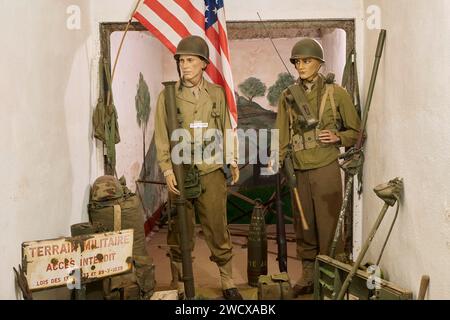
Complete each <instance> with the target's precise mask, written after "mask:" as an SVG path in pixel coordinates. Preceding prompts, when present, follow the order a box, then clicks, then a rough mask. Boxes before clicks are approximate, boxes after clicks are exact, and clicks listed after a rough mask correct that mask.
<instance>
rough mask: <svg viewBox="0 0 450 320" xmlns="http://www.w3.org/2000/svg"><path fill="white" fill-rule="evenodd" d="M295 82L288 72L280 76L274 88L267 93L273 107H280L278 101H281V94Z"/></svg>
mask: <svg viewBox="0 0 450 320" xmlns="http://www.w3.org/2000/svg"><path fill="white" fill-rule="evenodd" d="M294 81H295V79H294V77H293V76H292V75H291V74H289V73H287V72H283V73H280V74H278V79H277V81H275V83H274V84H273V86H271V87H270V88H269V90H268V92H267V100H269V103H270V105H271V106H272V107H276V106H277V105H278V100H279V99H280V95H281V93H282V92H283V91H284V89H286V88H287V87H289V86H290V85H291V84H293V83H294Z"/></svg>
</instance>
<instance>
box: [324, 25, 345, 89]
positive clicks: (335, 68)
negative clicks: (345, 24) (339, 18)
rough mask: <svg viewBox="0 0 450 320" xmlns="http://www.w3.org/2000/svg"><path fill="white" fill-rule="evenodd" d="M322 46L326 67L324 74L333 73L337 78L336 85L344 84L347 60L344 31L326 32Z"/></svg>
mask: <svg viewBox="0 0 450 320" xmlns="http://www.w3.org/2000/svg"><path fill="white" fill-rule="evenodd" d="M324 31H325V32H324V34H323V36H322V39H321V41H322V46H323V49H324V59H325V61H326V64H325V67H324V68H323V70H322V73H323V74H325V75H326V74H327V73H329V72H332V73H334V74H335V76H336V78H335V79H336V83H338V84H341V83H342V75H343V73H344V68H345V62H346V60H347V58H346V56H345V55H346V51H345V49H346V34H345V31H344V30H342V29H331V30H324Z"/></svg>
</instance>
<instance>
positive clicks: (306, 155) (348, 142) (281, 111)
mask: <svg viewBox="0 0 450 320" xmlns="http://www.w3.org/2000/svg"><path fill="white" fill-rule="evenodd" d="M317 81H322V83H323V85H322V93H321V94H320V100H319V103H317V98H318V94H317V90H318V87H319V86H318V85H317V83H315V85H314V86H313V87H312V89H311V91H310V92H307V93H306V96H307V99H308V102H309V104H310V107H311V113H312V114H313V115H314V116H315V117H316V118H317V119H319V108H320V102H321V100H322V96H323V94H325V90H326V86H325V79H324V77H323V75H320V76H319V78H318V80H317ZM286 92H287V90H285V91H283V93H282V94H281V96H280V100H279V102H278V114H277V119H276V123H275V127H276V128H277V129H279V130H280V131H279V139H280V145H279V148H280V163H283V161H284V158H285V157H286V153H287V151H288V145H289V142H290V130H289V113H288V109H287V108H288V106H287V104H286V98H285V97H286V94H287V93H286ZM333 97H334V101H335V104H336V122H335V121H334V116H333V109H332V107H331V102H330V99H329V98H328V99H327V101H326V104H325V109H324V112H323V115H322V121H321V123H320V124H319V126H320V127H319V128H318V129H320V130H330V131H333V132H335V133H336V135H337V136H338V137H339V138H340V139H341V141H340V144H334V145H333V144H332V145H326V144H320V145H319V146H318V147H316V148H313V149H308V150H300V151H296V152H295V153H294V157H293V158H294V159H293V162H294V168H295V169H297V170H309V169H316V168H321V167H324V166H326V165H328V164H330V163H331V162H333V161H335V160H336V159H337V158H338V156H339V153H340V152H339V147H341V146H344V147H351V146H353V145H354V144H355V143H356V141H357V139H358V134H359V129H360V126H361V120H360V118H359V116H358V113H357V112H356V109H355V106H354V105H353V102H352V99H351V97H350V95H349V94H348V92H347V91H346V90H345V89H344V88H342V87H341V86H339V85H337V84H334V94H333ZM292 112H293V115H294V117H296V116H297V113H296V110H295V108H293V110H292ZM336 125H337V126H336Z"/></svg>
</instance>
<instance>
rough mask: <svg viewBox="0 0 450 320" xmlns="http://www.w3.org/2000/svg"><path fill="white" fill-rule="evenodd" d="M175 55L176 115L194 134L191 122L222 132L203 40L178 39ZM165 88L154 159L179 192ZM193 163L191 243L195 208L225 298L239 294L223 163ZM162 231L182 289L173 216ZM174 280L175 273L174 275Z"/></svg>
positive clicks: (219, 94) (222, 115)
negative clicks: (196, 188) (196, 183)
mask: <svg viewBox="0 0 450 320" xmlns="http://www.w3.org/2000/svg"><path fill="white" fill-rule="evenodd" d="M174 58H175V60H176V63H177V69H178V72H179V74H180V80H179V81H178V82H177V84H176V86H175V91H176V106H177V108H178V112H179V116H180V117H181V119H182V120H181V127H182V128H183V129H185V130H187V131H188V132H189V133H190V134H191V137H194V129H195V128H203V129H204V130H207V129H218V130H220V131H221V132H222V134H223V137H224V136H225V132H224V131H225V130H226V129H231V122H230V117H229V112H228V107H227V103H226V99H225V94H224V90H223V88H222V87H221V86H218V85H215V84H212V83H210V82H208V81H207V80H205V79H204V77H203V72H204V71H205V70H206V68H207V67H208V63H209V49H208V45H207V44H206V42H205V40H204V39H203V38H201V37H198V36H188V37H186V38H184V39H182V40H181V41H180V43H179V44H178V46H177V50H176V53H175V55H174ZM164 100H165V99H164V91H163V92H161V94H160V95H159V98H158V103H157V109H156V120H155V143H156V149H157V159H158V164H159V166H160V168H161V171H162V172H163V174H164V177H165V179H166V183H167V187H168V189H169V192H170V193H171V196H172V197H174V196H176V195H179V190H178V189H177V181H176V178H175V175H174V173H173V170H172V159H171V152H170V141H169V134H170V133H169V132H168V129H167V113H166V109H165V101H164ZM195 169H196V170H197V172H198V173H199V175H200V184H201V188H202V190H203V191H202V193H201V194H200V195H199V196H198V197H195V198H193V199H189V200H188V201H187V204H186V213H187V221H189V225H188V230H189V235H190V238H191V243H190V247H191V249H193V247H194V243H195V233H194V225H195V214H197V215H198V218H199V221H200V224H201V227H202V231H203V233H204V235H205V240H206V243H207V245H208V247H209V249H210V251H211V256H210V259H211V260H212V261H213V262H215V263H216V264H217V266H218V268H219V272H220V279H221V285H222V292H223V296H224V298H225V299H229V300H237V299H242V296H241V295H240V293H239V291H238V290H237V288H236V286H235V284H234V282H233V278H232V245H231V239H230V233H229V231H228V225H227V210H226V202H227V185H226V178H225V174H224V171H223V164H222V163H214V162H213V163H206V162H201V163H196V166H195ZM230 169H231V173H232V178H233V181H232V183H235V182H237V181H238V179H239V169H238V166H237V161H236V159H233V161H231V163H230ZM170 224H171V227H170V228H169V233H168V236H167V243H168V245H169V246H170V258H171V266H172V272H173V274H174V275H175V278H178V290H179V291H180V292H182V291H183V282H181V277H180V276H181V272H182V267H181V252H180V248H179V241H180V237H179V231H178V222H177V221H176V217H175V218H174V219H172V221H171V222H170ZM175 281H176V279H175Z"/></svg>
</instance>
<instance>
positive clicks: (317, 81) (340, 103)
mask: <svg viewBox="0 0 450 320" xmlns="http://www.w3.org/2000/svg"><path fill="white" fill-rule="evenodd" d="M290 61H291V63H292V64H294V65H295V68H296V70H297V71H298V75H299V78H298V80H297V82H296V83H295V84H294V85H293V86H291V87H289V88H288V89H286V90H285V91H284V92H283V93H282V95H281V97H280V100H279V104H278V114H277V120H276V128H277V129H279V130H280V131H279V137H280V141H279V142H280V144H279V147H280V159H279V160H280V163H281V164H282V163H283V162H284V159H285V158H286V156H290V157H291V159H292V161H293V165H294V169H295V176H296V179H297V189H298V192H299V195H300V200H301V204H302V207H303V211H304V213H305V218H306V221H307V223H308V226H309V228H308V230H305V229H304V228H303V226H302V225H301V222H300V219H299V215H298V214H294V226H295V230H296V238H297V256H298V258H299V259H301V261H302V267H303V274H302V277H301V278H300V279H299V281H297V283H296V285H295V286H294V294H295V295H296V296H297V295H301V294H309V293H312V292H313V281H314V280H313V275H314V260H315V258H316V256H317V255H318V254H329V252H328V251H329V249H330V245H331V242H332V239H333V235H334V230H335V228H336V225H337V220H338V216H339V211H340V207H341V204H342V180H341V172H340V168H339V164H338V160H337V159H338V156H339V147H341V146H344V147H350V146H352V145H354V144H355V142H356V140H357V136H358V131H359V128H360V119H359V116H358V114H357V112H356V109H355V107H354V105H353V103H352V99H351V97H350V95H349V94H348V93H347V91H346V90H345V89H344V88H342V87H340V86H338V85H337V84H334V83H333V82H334V77H332V76H331V77H328V76H327V77H324V76H323V75H322V74H320V73H319V70H320V68H321V67H322V65H323V63H324V62H325V61H324V56H323V48H322V46H321V45H320V44H319V43H318V42H317V41H316V40H314V39H303V40H300V41H299V42H297V43H296V44H295V45H294V47H293V49H292V54H291V57H290ZM295 93H299V94H295ZM293 96H296V98H293ZM299 97H303V100H302V99H300V98H299ZM299 105H303V106H304V107H305V108H306V109H307V110H306V111H307V113H309V115H310V116H311V118H312V119H313V120H314V121H307V120H308V119H305V118H304V115H305V112H303V113H302V112H300V111H301V109H300V108H299ZM309 120H311V119H309ZM342 251H343V245H342V241H340V246H338V253H339V252H342Z"/></svg>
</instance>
